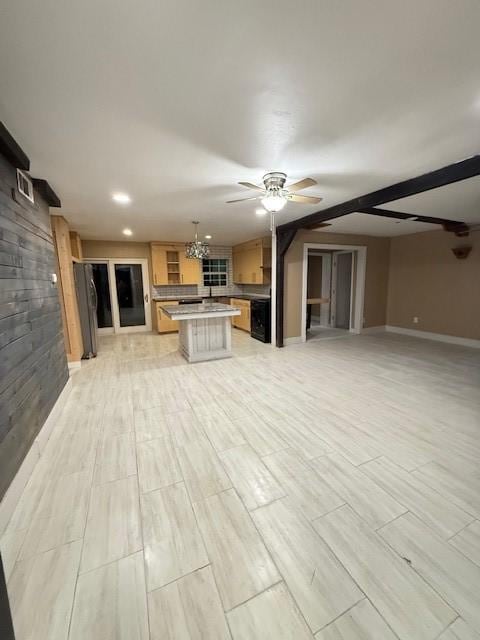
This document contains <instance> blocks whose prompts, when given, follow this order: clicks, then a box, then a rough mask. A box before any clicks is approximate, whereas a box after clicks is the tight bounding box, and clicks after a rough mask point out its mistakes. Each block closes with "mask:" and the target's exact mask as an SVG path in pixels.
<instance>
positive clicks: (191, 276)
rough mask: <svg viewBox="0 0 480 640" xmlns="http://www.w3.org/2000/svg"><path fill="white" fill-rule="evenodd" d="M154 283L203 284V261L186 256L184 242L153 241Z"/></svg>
mask: <svg viewBox="0 0 480 640" xmlns="http://www.w3.org/2000/svg"><path fill="white" fill-rule="evenodd" d="M151 249H152V272H153V284H154V285H165V284H169V285H182V284H201V277H202V270H201V266H202V265H201V261H200V260H195V259H191V258H187V257H186V256H185V245H184V244H180V243H178V244H176V243H173V244H163V243H158V242H152V244H151Z"/></svg>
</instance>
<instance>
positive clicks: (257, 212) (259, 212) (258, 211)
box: [255, 208, 267, 216]
mask: <svg viewBox="0 0 480 640" xmlns="http://www.w3.org/2000/svg"><path fill="white" fill-rule="evenodd" d="M255 213H256V214H257V216H264V215H265V214H266V213H267V211H266V209H260V208H258V209H255Z"/></svg>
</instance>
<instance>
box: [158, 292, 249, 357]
mask: <svg viewBox="0 0 480 640" xmlns="http://www.w3.org/2000/svg"><path fill="white" fill-rule="evenodd" d="M161 308H162V310H163V311H164V312H165V314H166V315H167V316H168V317H169V318H171V319H172V320H178V321H179V325H180V328H179V332H178V337H179V350H180V352H181V353H182V355H183V356H184V357H185V358H186V360H188V362H203V361H205V360H218V359H219V358H230V357H231V356H232V323H231V320H230V319H231V317H232V316H238V315H240V309H237V308H236V307H232V306H231V305H229V304H221V303H218V302H203V303H201V304H178V305H173V304H170V305H169V304H165V305H161Z"/></svg>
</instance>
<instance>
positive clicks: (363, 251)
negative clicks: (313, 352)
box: [300, 242, 367, 342]
mask: <svg viewBox="0 0 480 640" xmlns="http://www.w3.org/2000/svg"><path fill="white" fill-rule="evenodd" d="M309 249H328V250H330V251H331V250H334V251H335V250H337V251H356V253H357V269H356V279H355V310H354V313H353V316H352V319H353V323H352V324H351V327H350V333H361V332H362V327H363V310H364V303H365V274H366V268H367V247H366V246H364V245H355V244H354V245H350V244H327V243H317V242H305V243H304V245H303V269H302V308H301V333H300V336H301V341H302V342H306V340H307V329H306V327H307V275H308V270H307V269H308V250H309ZM352 291H353V289H352Z"/></svg>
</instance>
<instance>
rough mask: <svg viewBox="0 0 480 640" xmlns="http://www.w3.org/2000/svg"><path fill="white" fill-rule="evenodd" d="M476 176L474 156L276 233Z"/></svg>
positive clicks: (479, 160)
mask: <svg viewBox="0 0 480 640" xmlns="http://www.w3.org/2000/svg"><path fill="white" fill-rule="evenodd" d="M478 175H480V155H475V156H472V157H471V158H466V159H465V160H461V161H460V162H454V163H453V164H449V165H447V166H445V167H442V168H441V169H436V170H435V171H430V172H428V173H424V174H423V175H421V176H417V177H416V178H409V179H408V180H403V181H402V182H397V183H396V184H392V185H390V186H389V187H385V188H384V189H379V190H378V191H372V192H371V193H367V194H366V195H363V196H360V197H358V198H352V200H348V201H347V202H342V203H341V204H337V205H334V206H333V207H328V208H327V209H324V210H323V211H317V212H316V213H311V214H310V215H308V216H303V218H297V220H292V221H291V222H287V223H285V224H282V225H280V226H279V227H278V229H279V230H280V231H282V232H283V231H287V230H288V229H295V230H298V229H308V228H310V229H311V228H314V227H315V226H318V225H320V224H321V223H322V222H328V221H329V220H334V219H335V218H341V217H343V216H346V215H348V214H350V213H355V212H356V211H361V210H362V209H369V208H371V207H378V206H379V205H382V204H385V203H387V202H393V201H394V200H400V199H402V198H408V197H409V196H413V195H416V194H418V193H424V192H425V191H430V190H431V189H438V188H439V187H444V186H446V185H448V184H453V183H454V182H459V181H461V180H466V179H467V178H473V177H475V176H478Z"/></svg>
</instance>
